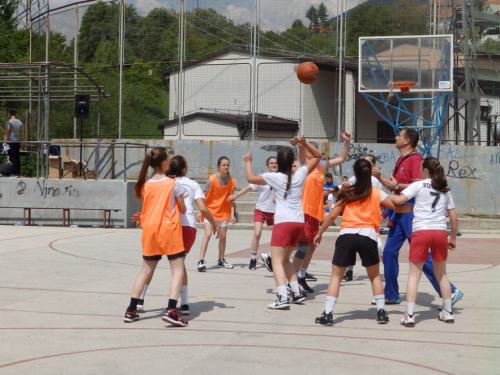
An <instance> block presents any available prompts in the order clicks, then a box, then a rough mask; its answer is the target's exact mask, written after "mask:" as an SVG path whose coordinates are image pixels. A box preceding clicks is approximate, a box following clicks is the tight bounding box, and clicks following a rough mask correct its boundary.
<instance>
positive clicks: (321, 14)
mask: <svg viewBox="0 0 500 375" xmlns="http://www.w3.org/2000/svg"><path fill="white" fill-rule="evenodd" d="M318 18H319V20H320V22H321V26H325V27H326V26H329V19H330V17H329V16H328V9H326V5H325V3H321V4H319V7H318Z"/></svg>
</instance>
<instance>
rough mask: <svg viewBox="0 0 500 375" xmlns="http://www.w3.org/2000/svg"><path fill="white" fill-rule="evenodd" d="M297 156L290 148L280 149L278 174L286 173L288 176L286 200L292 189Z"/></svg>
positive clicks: (284, 196)
mask: <svg viewBox="0 0 500 375" xmlns="http://www.w3.org/2000/svg"><path fill="white" fill-rule="evenodd" d="M294 158H295V155H294V153H293V151H292V150H291V149H290V148H288V147H280V148H279V149H278V157H277V158H276V159H277V161H278V172H281V173H284V174H286V175H287V176H288V180H287V182H286V189H285V194H284V195H283V198H285V199H286V196H287V192H288V189H290V184H291V183H292V166H293V160H294Z"/></svg>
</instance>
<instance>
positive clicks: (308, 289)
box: [298, 277, 314, 293]
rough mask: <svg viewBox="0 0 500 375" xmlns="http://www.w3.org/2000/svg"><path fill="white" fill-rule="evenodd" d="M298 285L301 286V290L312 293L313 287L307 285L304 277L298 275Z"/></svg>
mask: <svg viewBox="0 0 500 375" xmlns="http://www.w3.org/2000/svg"><path fill="white" fill-rule="evenodd" d="M298 281H299V286H301V287H302V291H303V292H305V293H314V289H311V287H310V286H309V285H307V282H306V278H305V277H299V278H298Z"/></svg>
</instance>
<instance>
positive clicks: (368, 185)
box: [337, 159, 372, 203]
mask: <svg viewBox="0 0 500 375" xmlns="http://www.w3.org/2000/svg"><path fill="white" fill-rule="evenodd" d="M353 169H354V175H355V176H356V183H355V184H354V185H352V186H349V187H348V188H346V189H344V190H342V191H341V192H340V193H339V196H338V197H337V199H338V201H339V202H343V203H351V202H356V201H362V200H365V199H366V198H367V197H369V196H370V194H371V192H372V165H371V163H370V162H369V161H368V160H366V159H358V160H356V162H355V163H354V167H353Z"/></svg>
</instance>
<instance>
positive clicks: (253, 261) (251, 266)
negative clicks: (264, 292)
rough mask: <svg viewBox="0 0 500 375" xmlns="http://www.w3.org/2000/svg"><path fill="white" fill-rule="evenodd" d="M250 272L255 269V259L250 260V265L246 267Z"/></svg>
mask: <svg viewBox="0 0 500 375" xmlns="http://www.w3.org/2000/svg"><path fill="white" fill-rule="evenodd" d="M248 268H249V269H251V270H256V269H257V259H250V265H249V266H248Z"/></svg>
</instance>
